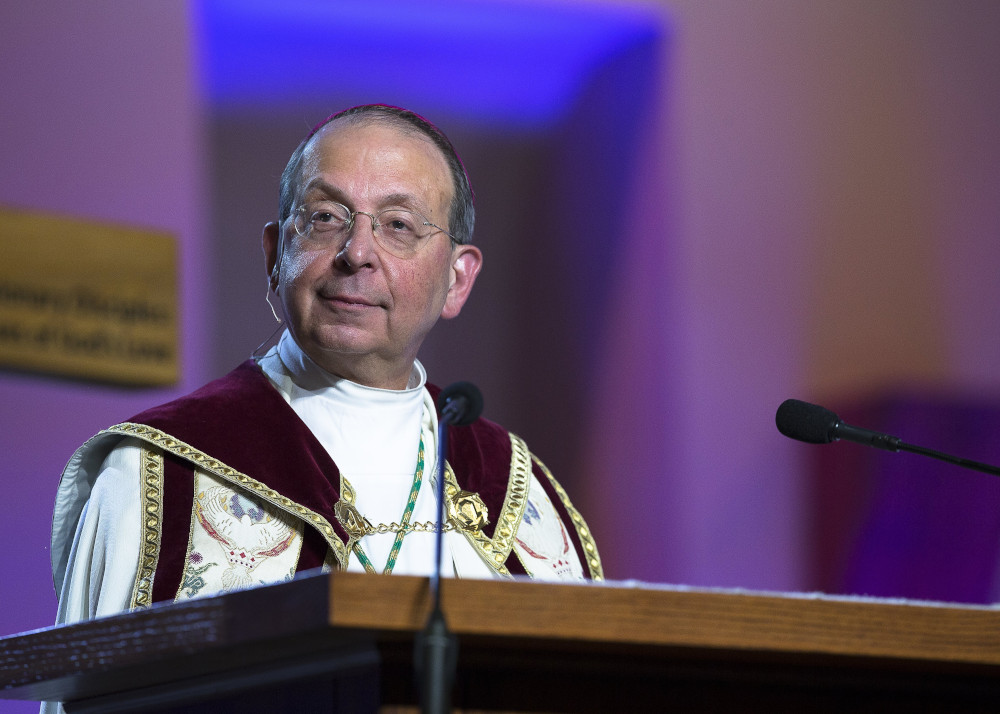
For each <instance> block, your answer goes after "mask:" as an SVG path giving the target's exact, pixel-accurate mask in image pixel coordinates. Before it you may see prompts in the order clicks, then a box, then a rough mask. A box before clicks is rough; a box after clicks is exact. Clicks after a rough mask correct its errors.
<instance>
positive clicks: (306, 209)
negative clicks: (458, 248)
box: [292, 201, 458, 258]
mask: <svg viewBox="0 0 1000 714" xmlns="http://www.w3.org/2000/svg"><path fill="white" fill-rule="evenodd" d="M358 214H361V215H363V216H368V217H369V218H370V219H371V220H372V233H373V234H374V235H375V240H376V242H377V243H378V244H379V245H380V246H382V247H383V248H384V249H385V250H387V251H389V252H390V253H392V254H393V255H394V256H396V257H397V258H411V257H413V256H414V255H416V253H417V251H418V250H420V248H421V247H422V246H423V245H424V243H425V240H424V239H426V238H429V237H430V236H431V235H433V234H434V233H437V232H441V233H444V234H445V235H446V236H448V237H449V238H451V239H452V241H454V242H456V243H457V242H458V241H457V240H456V239H455V236H453V235H452V234H451V233H449V232H448V231H446V230H445V229H444V228H441V227H440V226H436V225H434V224H433V223H431V222H430V221H428V220H427V219H426V218H424V217H423V216H421V215H420V214H419V213H417V212H416V211H407V210H404V209H402V208H387V209H386V210H384V211H379V212H378V213H376V214H371V213H366V212H365V211H352V210H351V209H349V208H348V207H347V206H345V205H344V204H342V203H336V202H335V201H311V202H309V203H305V204H303V205H301V206H299V207H298V208H297V209H295V213H294V214H293V216H292V218H293V223H292V225H294V226H295V232H296V233H298V234H299V235H300V236H302V237H303V238H307V239H310V240H313V241H316V242H323V243H326V242H329V241H333V240H336V239H339V238H343V237H344V236H346V235H348V234H349V233H350V232H351V228H353V227H354V218H355V217H356V216H357V215H358Z"/></svg>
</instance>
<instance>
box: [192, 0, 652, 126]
mask: <svg viewBox="0 0 1000 714" xmlns="http://www.w3.org/2000/svg"><path fill="white" fill-rule="evenodd" d="M196 8H197V13H198V22H199V24H200V26H201V38H200V39H201V49H200V51H201V58H202V70H203V85H204V92H205V95H206V98H207V101H208V103H209V105H210V106H211V107H212V108H213V109H215V110H219V111H224V112H225V111H228V110H236V111H255V112H260V111H266V109H267V107H268V106H271V105H273V106H277V107H281V106H299V105H315V104H317V103H322V102H323V101H324V99H325V98H327V97H334V98H336V99H338V100H340V99H341V98H343V97H345V96H348V97H358V101H359V102H361V101H384V102H388V103H392V104H399V105H401V106H412V107H433V110H434V111H435V112H441V113H448V114H450V115H455V116H459V117H462V118H464V119H467V120H469V121H472V122H475V123H478V124H487V125H495V124H499V125H505V126H512V127H520V128H538V127H544V126H547V125H550V124H552V123H553V122H555V121H557V120H558V119H559V118H560V117H561V116H563V115H564V114H565V113H566V112H568V111H569V109H570V108H571V107H572V105H573V102H574V100H575V98H576V97H577V95H578V93H579V91H580V90H581V88H582V87H584V86H585V85H586V82H587V80H588V78H589V77H590V76H591V74H592V73H593V72H594V71H595V70H596V69H597V68H598V67H600V66H601V65H602V63H604V62H605V61H607V59H608V58H609V57H612V56H614V55H616V54H617V53H620V52H622V51H625V50H627V49H628V48H629V47H631V46H633V45H634V44H635V43H638V42H649V41H652V40H655V39H656V38H658V37H659V35H660V34H661V33H662V31H663V30H662V28H663V24H664V20H663V17H662V16H661V15H659V14H657V13H655V12H654V11H653V10H652V9H651V8H648V7H637V6H622V5H614V6H607V5H594V4H583V3H581V4H575V5H570V4H567V3H564V2H562V3H554V2H539V1H536V2H523V1H514V0H511V1H507V2H500V1H497V0H493V1H485V0H484V1H477V0H438V1H423V2H420V1H417V0H409V1H407V0H381V1H377V0H367V1H364V0H340V1H337V2H333V1H329V0H327V1H323V2H320V1H318V0H285V1H283V2H275V1H274V0H238V1H237V0H201V2H200V3H199V4H198V5H197V6H196Z"/></svg>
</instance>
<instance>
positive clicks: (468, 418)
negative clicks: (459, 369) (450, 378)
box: [437, 382, 483, 426]
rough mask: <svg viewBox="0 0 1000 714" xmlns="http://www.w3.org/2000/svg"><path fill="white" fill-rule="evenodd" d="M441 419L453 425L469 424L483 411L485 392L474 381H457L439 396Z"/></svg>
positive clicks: (438, 403)
mask: <svg viewBox="0 0 1000 714" xmlns="http://www.w3.org/2000/svg"><path fill="white" fill-rule="evenodd" d="M437 405H438V409H439V410H440V411H441V421H442V422H444V423H445V424H450V425H451V426H468V425H469V424H471V423H472V422H474V421H475V420H476V419H478V418H479V415H480V414H482V413H483V393H482V392H480V391H479V387H477V386H476V385H474V384H473V383H472V382H455V383H454V384H452V385H450V386H448V387H445V388H444V389H443V390H442V391H441V395H440V396H439V397H438V402H437Z"/></svg>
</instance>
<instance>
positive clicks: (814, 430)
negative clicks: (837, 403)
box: [774, 399, 1000, 476]
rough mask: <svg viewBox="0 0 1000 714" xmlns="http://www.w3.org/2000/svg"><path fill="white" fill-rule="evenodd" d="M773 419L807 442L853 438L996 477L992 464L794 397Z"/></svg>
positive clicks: (793, 436) (788, 433) (997, 472)
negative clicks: (922, 443)
mask: <svg viewBox="0 0 1000 714" xmlns="http://www.w3.org/2000/svg"><path fill="white" fill-rule="evenodd" d="M774 422H775V424H777V426H778V431H780V432H781V433H782V434H784V435H785V436H787V437H788V438H790V439H796V440H798V441H804V442H806V443H807V444H829V443H830V442H832V441H840V440H843V441H853V442H855V443H857V444H864V445H865V446H874V447H875V448H876V449H885V450H886V451H897V452H898V451H908V452H910V453H913V454H920V455H921V456H929V457H931V458H932V459H939V460H941V461H947V462H948V463H950V464H955V465H956V466H961V467H963V468H967V469H972V470H973V471H981V472H983V473H987V474H993V475H994V476H1000V468H997V467H996V466H991V465H989V464H983V463H980V462H978V461H970V460H969V459H963V458H961V457H959V456H952V455H950V454H944V453H942V452H940V451H933V450H932V449H926V448H924V447H922V446H914V445H913V444H907V443H906V442H904V441H902V440H901V439H900V438H899V437H898V436H890V435H889V434H882V433H880V432H877V431H871V430H869V429H862V428H861V427H859V426H852V425H850V424H847V423H845V422H843V421H842V420H841V419H840V417H838V416H837V415H836V414H834V413H833V412H832V411H830V410H829V409H826V408H825V407H821V406H818V405H816V404H810V403H809V402H801V401H799V400H798V399H786V400H785V401H784V402H782V403H781V406H780V407H778V412H777V414H775V416H774Z"/></svg>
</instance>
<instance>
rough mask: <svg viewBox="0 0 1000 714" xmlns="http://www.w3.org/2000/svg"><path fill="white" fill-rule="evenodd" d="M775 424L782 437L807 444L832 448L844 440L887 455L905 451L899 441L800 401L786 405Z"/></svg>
mask: <svg viewBox="0 0 1000 714" xmlns="http://www.w3.org/2000/svg"><path fill="white" fill-rule="evenodd" d="M774 421H775V423H776V424H777V425H778V431H780V432H781V433H782V434H784V435H785V436H787V437H788V438H790V439H796V440H798V441H804V442H806V443H807V444H829V443H830V442H831V441H839V440H841V439H843V440H844V441H853V442H855V443H857V444H864V445H866V446H874V447H875V448H876V449H885V450H886V451H899V450H900V449H901V448H902V447H901V446H900V444H901V443H902V442H901V441H900V440H899V437H896V436H889V435H888V434H880V433H879V432H877V431H870V430H868V429H862V428H861V427H857V426H851V425H850V424H845V423H844V422H843V421H841V419H840V417H839V416H837V415H836V414H834V413H833V412H831V411H830V410H829V409H826V408H824V407H821V406H818V405H816V404H810V403H809V402H800V401H799V400H798V399H786V400H785V401H784V402H782V403H781V406H780V407H778V413H777V414H775V416H774Z"/></svg>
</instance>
